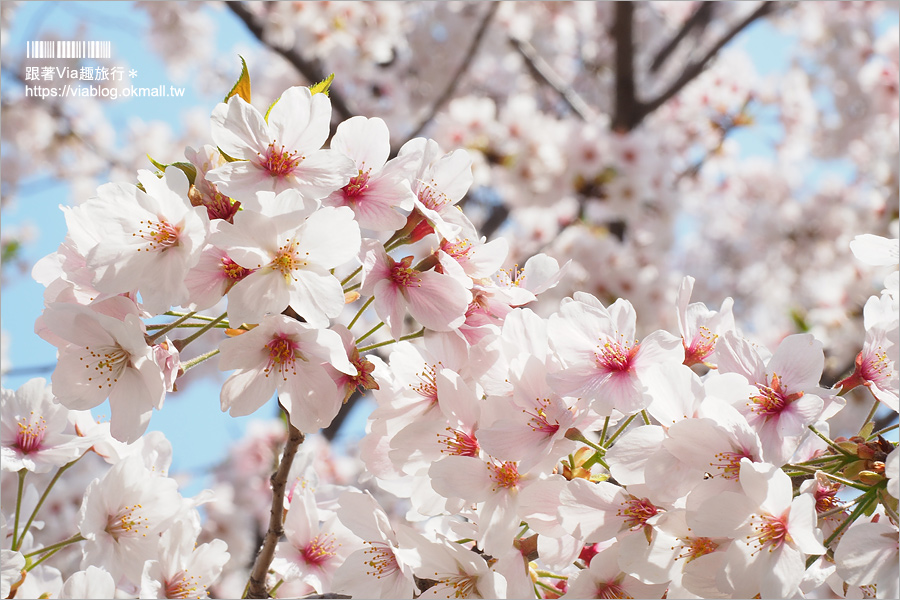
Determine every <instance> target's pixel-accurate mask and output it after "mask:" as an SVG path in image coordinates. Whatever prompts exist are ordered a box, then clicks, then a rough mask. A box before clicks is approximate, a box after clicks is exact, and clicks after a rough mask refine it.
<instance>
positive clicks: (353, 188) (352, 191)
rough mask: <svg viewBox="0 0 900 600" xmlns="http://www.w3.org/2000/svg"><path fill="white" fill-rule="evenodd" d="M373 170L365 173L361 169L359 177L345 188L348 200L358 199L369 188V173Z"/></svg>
mask: <svg viewBox="0 0 900 600" xmlns="http://www.w3.org/2000/svg"><path fill="white" fill-rule="evenodd" d="M370 172H371V169H369V170H368V171H363V170H362V169H360V171H359V175H357V176H356V177H354V178H352V179H351V180H350V183H348V184H347V185H345V186H344V188H343V191H344V196H345V197H347V198H356V197H357V196H359V195H361V194H362V193H363V192H365V191H366V189H367V188H368V187H369V173H370Z"/></svg>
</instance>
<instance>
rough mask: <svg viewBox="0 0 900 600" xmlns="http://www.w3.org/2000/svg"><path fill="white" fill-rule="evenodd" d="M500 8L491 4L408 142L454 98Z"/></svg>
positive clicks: (498, 3) (496, 4)
mask: <svg viewBox="0 0 900 600" xmlns="http://www.w3.org/2000/svg"><path fill="white" fill-rule="evenodd" d="M499 7H500V2H490V4H489V6H488V9H487V12H485V14H484V17H482V19H481V23H480V24H479V25H478V29H477V30H476V31H475V35H474V36H473V37H472V41H471V42H469V48H468V50H466V54H465V56H464V57H463V59H462V62H460V64H459V66H458V67H457V68H456V71H455V72H454V73H453V76H452V77H450V79H449V80H448V81H447V85H446V86H445V87H444V91H443V92H441V94H440V95H439V96H438V97H437V98H436V99H435V101H434V103H433V104H432V105H431V110H429V111H428V113H427V114H426V115H425V117H424V118H423V119H422V120H421V121H420V122H419V124H418V125H417V126H416V127H415V128H414V129H413V130H412V133H410V134H409V135H408V136H407V138H406V139H407V140H411V139H413V138H414V137H416V136H418V135H419V134H420V133H421V132H422V130H423V129H425V126H426V125H428V124H429V123H430V122H431V121H432V119H434V117H435V115H436V114H437V112H438V111H439V110H440V109H441V107H443V106H444V104H446V103H447V102H449V101H450V98H451V97H453V94H454V92H456V88H457V87H458V86H459V82H460V80H461V79H462V76H463V75H464V74H465V72H466V71H467V70H468V68H469V65H471V64H472V59H474V58H475V54H476V53H477V52H478V47H479V46H480V45H481V40H482V39H483V38H484V34H485V32H486V31H487V28H488V25H490V24H491V20H493V18H494V14H495V13H496V12H497V9H498V8H499ZM392 154H396V152H392Z"/></svg>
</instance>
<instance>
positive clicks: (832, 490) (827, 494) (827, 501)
mask: <svg viewBox="0 0 900 600" xmlns="http://www.w3.org/2000/svg"><path fill="white" fill-rule="evenodd" d="M838 487H839V486H837V485H835V486H834V487H831V486H823V485H821V484H819V485H818V486H816V492H815V497H816V512H820V513H823V512H826V511H829V510H832V509H834V508H837V506H838V499H837V493H838Z"/></svg>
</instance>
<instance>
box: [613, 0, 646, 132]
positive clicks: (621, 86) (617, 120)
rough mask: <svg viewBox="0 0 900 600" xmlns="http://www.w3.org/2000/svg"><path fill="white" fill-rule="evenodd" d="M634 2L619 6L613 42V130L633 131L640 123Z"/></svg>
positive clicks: (618, 4) (614, 24)
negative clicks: (614, 64)
mask: <svg viewBox="0 0 900 600" xmlns="http://www.w3.org/2000/svg"><path fill="white" fill-rule="evenodd" d="M633 17H634V3H633V2H616V7H615V21H614V22H613V30H612V34H613V38H614V39H615V41H616V98H615V100H616V104H615V110H614V112H613V119H612V128H613V129H614V130H617V131H631V130H632V129H634V128H635V127H636V126H637V124H638V123H640V121H641V116H640V107H639V106H638V101H637V98H636V96H635V93H634V39H633V33H634V32H633V28H632V21H633Z"/></svg>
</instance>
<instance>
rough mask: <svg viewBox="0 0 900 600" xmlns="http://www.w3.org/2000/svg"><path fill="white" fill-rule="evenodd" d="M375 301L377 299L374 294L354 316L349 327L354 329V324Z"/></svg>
mask: <svg viewBox="0 0 900 600" xmlns="http://www.w3.org/2000/svg"><path fill="white" fill-rule="evenodd" d="M374 301H375V296H372V297H371V298H369V299H368V300H366V302H365V304H363V305H362V306H361V307H360V309H359V311H358V312H357V313H356V316H354V317H353V319H352V320H351V321H350V324H349V325H347V329H353V326H354V325H356V322H357V321H358V320H359V318H360V317H361V316H362V314H363V313H364V312H366V309H367V308H369V305H370V304H372V302H374Z"/></svg>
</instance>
